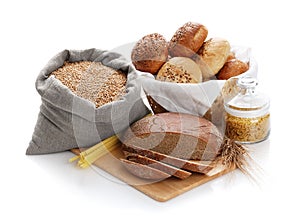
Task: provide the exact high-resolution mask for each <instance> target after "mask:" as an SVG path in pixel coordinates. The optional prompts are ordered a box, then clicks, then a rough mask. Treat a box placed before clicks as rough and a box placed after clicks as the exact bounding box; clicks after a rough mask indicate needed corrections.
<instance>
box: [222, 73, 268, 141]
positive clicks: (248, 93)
mask: <svg viewBox="0 0 300 224" xmlns="http://www.w3.org/2000/svg"><path fill="white" fill-rule="evenodd" d="M237 85H238V87H239V88H240V91H239V93H238V94H237V95H236V96H234V97H233V98H232V99H230V100H229V101H228V102H225V105H224V106H225V111H226V130H225V134H226V136H227V137H229V138H230V139H233V140H236V141H238V142H240V143H256V142H260V141H263V140H264V139H266V138H267V137H268V135H269V132H270V113H269V108H270V100H269V98H268V97H267V96H266V95H265V94H263V93H260V92H258V91H257V90H256V86H257V85H258V82H257V80H256V79H255V78H252V77H247V76H246V77H241V78H239V79H238V81H237Z"/></svg>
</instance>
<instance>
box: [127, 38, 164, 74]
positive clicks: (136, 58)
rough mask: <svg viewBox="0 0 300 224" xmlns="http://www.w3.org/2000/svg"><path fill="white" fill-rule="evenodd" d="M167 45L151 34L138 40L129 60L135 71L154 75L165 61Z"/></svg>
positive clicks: (162, 39) (161, 39)
mask: <svg viewBox="0 0 300 224" xmlns="http://www.w3.org/2000/svg"><path fill="white" fill-rule="evenodd" d="M167 58H168V43H167V41H166V39H165V38H164V37H163V36H162V35H160V34H158V33H153V34H149V35H147V36H144V37H143V38H142V39H140V40H139V41H138V42H137V43H136V45H135V46H134V48H133V49H132V52H131V60H132V63H133V65H134V66H135V68H136V69H137V70H140V71H143V72H150V73H152V74H156V73H157V71H158V70H159V69H160V67H161V66H162V65H163V64H164V63H165V62H166V61H167Z"/></svg>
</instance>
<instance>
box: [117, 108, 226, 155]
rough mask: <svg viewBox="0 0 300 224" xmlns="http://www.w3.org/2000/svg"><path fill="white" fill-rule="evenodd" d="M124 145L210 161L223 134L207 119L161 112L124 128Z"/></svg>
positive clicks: (218, 148)
mask: <svg viewBox="0 0 300 224" xmlns="http://www.w3.org/2000/svg"><path fill="white" fill-rule="evenodd" d="M122 141H123V143H124V145H125V146H127V147H138V148H141V149H147V150H152V151H155V152H159V153H162V154H165V155H169V156H172V157H177V158H181V159H186V160H190V159H192V160H201V161H212V160H214V159H215V158H216V157H217V155H218V154H219V153H220V146H221V144H222V141H223V137H222V135H221V134H220V132H219V131H218V129H217V128H216V126H215V125H213V124H212V123H211V122H209V121H208V120H206V119H204V118H201V117H198V116H194V115H189V114H180V113H161V114H156V115H153V116H147V117H144V118H142V119H141V120H139V121H137V122H135V123H134V124H133V125H131V127H130V128H129V129H128V130H127V131H126V132H125V134H124V136H123V139H122Z"/></svg>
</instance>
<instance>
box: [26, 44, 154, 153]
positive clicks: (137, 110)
mask: <svg viewBox="0 0 300 224" xmlns="http://www.w3.org/2000/svg"><path fill="white" fill-rule="evenodd" d="M83 60H84V61H95V62H96V61H97V62H98V61H99V62H102V63H103V64H104V65H106V66H109V67H112V68H114V69H119V70H121V71H123V72H124V73H126V74H127V84H126V90H127V91H126V94H125V95H124V96H123V97H122V98H121V99H120V100H118V101H115V102H112V103H109V104H105V105H103V106H101V107H99V108H96V107H95V105H94V103H92V102H90V101H88V100H85V99H83V98H81V97H78V96H76V95H75V94H74V93H73V92H71V90H70V89H68V88H67V87H66V86H64V85H63V84H62V83H61V82H60V81H59V80H57V79H56V78H55V77H53V76H50V77H49V74H50V73H51V72H52V71H54V70H56V69H58V68H59V67H61V66H62V65H63V63H64V62H65V61H70V62H76V61H83ZM138 77H139V75H138V73H137V72H136V70H135V69H134V68H133V66H132V65H130V63H129V62H128V61H126V60H125V59H124V58H123V57H122V56H121V55H120V54H117V53H113V52H108V51H101V50H97V49H88V50H83V51H76V50H64V51H62V52H60V53H58V54H57V55H56V56H55V57H53V58H52V59H51V60H50V61H49V62H48V64H47V65H46V66H45V67H44V69H43V70H42V71H41V72H40V74H39V75H38V77H37V80H36V89H37V91H38V93H39V94H40V95H41V99H42V104H41V107H40V112H39V115H38V120H37V123H36V126H35V130H34V133H33V136H32V140H31V141H30V143H29V147H28V148H27V151H26V154H46V153H54V152H61V151H65V150H69V149H72V148H77V147H89V146H92V145H94V144H96V143H98V142H100V141H101V140H103V139H105V138H108V137H110V136H112V135H114V134H116V133H119V132H121V131H123V130H124V129H126V128H127V127H128V126H129V125H130V124H131V123H132V122H134V121H136V120H138V119H140V118H142V117H143V116H145V115H146V114H147V113H149V111H148V109H147V108H146V106H145V105H144V104H143V102H142V99H141V97H140V91H141V87H140V84H139V82H137V79H138Z"/></svg>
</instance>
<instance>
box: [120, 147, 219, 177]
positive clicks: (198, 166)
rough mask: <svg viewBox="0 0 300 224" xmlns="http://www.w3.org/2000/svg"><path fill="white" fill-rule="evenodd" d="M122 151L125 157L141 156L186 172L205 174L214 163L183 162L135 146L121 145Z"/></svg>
mask: <svg viewBox="0 0 300 224" xmlns="http://www.w3.org/2000/svg"><path fill="white" fill-rule="evenodd" d="M122 150H123V152H124V154H125V155H130V154H138V155H142V156H145V157H147V158H151V159H153V160H156V161H160V162H162V163H165V164H169V165H172V166H174V167H177V168H180V169H184V170H188V171H191V172H196V173H203V174H206V173H208V172H209V171H210V170H212V169H213V168H214V165H215V164H214V162H211V161H195V160H183V159H179V158H176V157H172V156H169V155H165V154H162V153H159V152H155V151H152V150H147V149H142V148H139V147H135V146H132V147H128V146H125V145H123V147H122Z"/></svg>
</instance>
